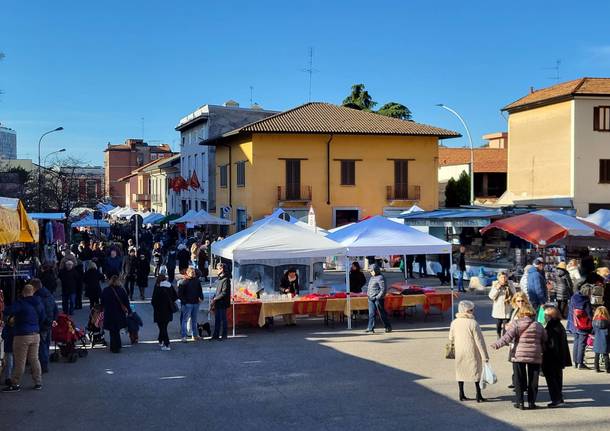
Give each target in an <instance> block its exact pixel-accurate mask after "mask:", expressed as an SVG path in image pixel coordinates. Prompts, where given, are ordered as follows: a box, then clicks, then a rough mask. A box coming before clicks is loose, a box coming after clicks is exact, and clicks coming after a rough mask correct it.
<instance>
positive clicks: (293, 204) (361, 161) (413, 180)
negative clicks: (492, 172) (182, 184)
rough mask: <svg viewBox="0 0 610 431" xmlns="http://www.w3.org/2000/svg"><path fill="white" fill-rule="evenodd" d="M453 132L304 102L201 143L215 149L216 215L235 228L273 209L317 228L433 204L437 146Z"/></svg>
mask: <svg viewBox="0 0 610 431" xmlns="http://www.w3.org/2000/svg"><path fill="white" fill-rule="evenodd" d="M458 136H460V135H459V134H458V133H456V132H453V131H450V130H445V129H441V128H438V127H433V126H428V125H425V124H419V123H415V122H412V121H403V120H399V119H395V118H389V117H384V116H381V115H378V114H373V113H369V112H363V111H357V110H354V109H349V108H344V107H339V106H335V105H331V104H327V103H307V104H305V105H302V106H299V107H296V108H294V109H291V110H289V111H286V112H282V113H280V114H276V115H274V116H271V117H269V118H266V119H263V120H260V121H257V122H255V123H251V124H249V125H246V126H244V127H241V128H238V129H236V130H233V131H231V132H228V133H225V134H223V135H222V136H221V137H219V138H216V139H212V140H207V141H204V142H203V143H202V144H203V145H214V146H215V147H216V165H217V169H216V199H217V201H216V202H217V212H218V215H219V216H224V217H227V218H231V219H232V220H234V221H235V225H234V226H233V228H232V229H233V230H235V229H236V230H241V229H243V228H245V227H246V226H249V225H250V224H251V223H252V222H253V221H256V220H258V219H260V218H262V217H264V216H265V215H268V214H271V213H272V212H273V210H274V209H275V208H282V209H284V210H285V211H286V212H288V213H290V214H292V215H294V216H296V217H298V218H302V217H306V216H307V212H308V210H309V207H310V206H313V208H314V210H315V212H316V221H317V224H318V225H319V226H321V227H323V228H331V227H335V226H340V225H342V224H346V223H349V222H352V221H357V220H358V219H361V218H363V217H366V216H371V215H376V214H383V215H387V216H392V215H396V214H398V213H400V212H401V211H403V210H404V209H407V208H409V207H410V206H411V205H413V204H417V205H419V206H421V207H422V208H424V209H429V210H430V209H435V208H437V206H438V182H437V171H438V141H439V139H442V138H454V137H458Z"/></svg>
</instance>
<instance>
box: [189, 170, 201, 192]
mask: <svg viewBox="0 0 610 431" xmlns="http://www.w3.org/2000/svg"><path fill="white" fill-rule="evenodd" d="M189 186H190V187H191V188H192V189H193V190H194V189H198V188H199V187H201V184H199V178H197V172H195V171H193V174H192V175H191V179H190V180H189Z"/></svg>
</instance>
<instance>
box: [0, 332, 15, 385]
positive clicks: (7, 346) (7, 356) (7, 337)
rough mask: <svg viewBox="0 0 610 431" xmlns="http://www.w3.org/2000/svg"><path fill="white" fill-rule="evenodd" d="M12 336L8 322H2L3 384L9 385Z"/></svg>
mask: <svg viewBox="0 0 610 431" xmlns="http://www.w3.org/2000/svg"><path fill="white" fill-rule="evenodd" d="M13 336H14V330H13V327H12V326H11V325H9V324H8V322H5V323H4V327H3V328H2V340H3V341H4V364H3V365H4V375H0V377H4V379H3V381H4V384H5V385H7V386H10V385H11V374H12V373H13V364H14V362H13Z"/></svg>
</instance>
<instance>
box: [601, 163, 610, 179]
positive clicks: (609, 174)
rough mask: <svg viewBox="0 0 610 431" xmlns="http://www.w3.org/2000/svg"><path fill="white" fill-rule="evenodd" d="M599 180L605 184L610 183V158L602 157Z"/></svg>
mask: <svg viewBox="0 0 610 431" xmlns="http://www.w3.org/2000/svg"><path fill="white" fill-rule="evenodd" d="M599 182H600V183H603V184H608V183H610V159H601V160H600V161H599Z"/></svg>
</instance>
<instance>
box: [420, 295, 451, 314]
mask: <svg viewBox="0 0 610 431" xmlns="http://www.w3.org/2000/svg"><path fill="white" fill-rule="evenodd" d="M453 295H454V298H457V297H458V294H457V292H453ZM430 307H434V308H437V309H438V310H439V311H440V312H441V313H444V312H445V311H447V310H449V309H450V308H451V292H429V293H426V303H425V304H424V312H425V313H426V314H428V313H429V312H430Z"/></svg>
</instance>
